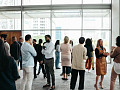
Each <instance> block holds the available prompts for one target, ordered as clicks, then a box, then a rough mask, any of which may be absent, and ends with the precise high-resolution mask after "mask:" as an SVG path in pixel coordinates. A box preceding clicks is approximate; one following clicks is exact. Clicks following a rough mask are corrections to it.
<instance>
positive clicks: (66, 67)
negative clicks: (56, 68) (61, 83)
mask: <svg viewBox="0 0 120 90" xmlns="http://www.w3.org/2000/svg"><path fill="white" fill-rule="evenodd" d="M62 68H63V74H69V68H70V67H68V66H63V67H62Z"/></svg>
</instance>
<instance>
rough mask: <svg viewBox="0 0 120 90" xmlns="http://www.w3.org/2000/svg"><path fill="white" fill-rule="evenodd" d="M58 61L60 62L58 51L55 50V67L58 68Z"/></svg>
mask: <svg viewBox="0 0 120 90" xmlns="http://www.w3.org/2000/svg"><path fill="white" fill-rule="evenodd" d="M59 62H60V52H58V51H56V52H55V67H56V68H59Z"/></svg>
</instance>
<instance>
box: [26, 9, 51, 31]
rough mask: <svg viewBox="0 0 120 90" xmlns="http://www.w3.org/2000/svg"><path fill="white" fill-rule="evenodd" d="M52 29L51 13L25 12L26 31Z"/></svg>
mask: <svg viewBox="0 0 120 90" xmlns="http://www.w3.org/2000/svg"><path fill="white" fill-rule="evenodd" d="M40 27H44V28H45V29H50V11H25V12H24V30H31V29H39V30H40V29H41V28H40Z"/></svg>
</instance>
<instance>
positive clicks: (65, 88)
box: [16, 64, 120, 90]
mask: <svg viewBox="0 0 120 90" xmlns="http://www.w3.org/2000/svg"><path fill="white" fill-rule="evenodd" d="M111 69H112V65H111V64H108V65H107V74H106V75H105V79H104V81H103V87H104V89H100V90H110V75H111ZM61 72H62V70H56V69H55V78H56V79H55V80H56V88H55V90H70V79H71V76H69V77H68V81H63V80H62V76H60V74H61ZM22 73H23V72H22V71H20V74H21V76H22ZM21 78H22V77H21ZM95 78H96V72H95V70H91V71H90V72H88V71H87V70H86V72H85V89H84V90H96V89H95V88H94V84H95ZM99 81H100V79H99ZM20 83H21V79H19V80H18V81H17V82H16V87H17V90H20V87H21V86H20ZM44 84H46V79H44V77H43V73H42V72H41V73H40V74H39V75H38V76H37V78H36V79H34V80H33V87H32V90H49V88H43V87H42V86H43V85H44ZM78 84H79V79H78V80H77V83H76V88H75V90H78ZM119 89H120V87H119V80H118V78H117V81H116V84H115V90H119Z"/></svg>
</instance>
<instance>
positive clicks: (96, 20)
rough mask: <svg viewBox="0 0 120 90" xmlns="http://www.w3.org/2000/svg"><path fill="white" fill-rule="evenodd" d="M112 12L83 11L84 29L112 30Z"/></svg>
mask: <svg viewBox="0 0 120 90" xmlns="http://www.w3.org/2000/svg"><path fill="white" fill-rule="evenodd" d="M110 24H111V17H110V10H83V29H111V25H110Z"/></svg>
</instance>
